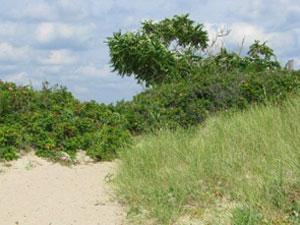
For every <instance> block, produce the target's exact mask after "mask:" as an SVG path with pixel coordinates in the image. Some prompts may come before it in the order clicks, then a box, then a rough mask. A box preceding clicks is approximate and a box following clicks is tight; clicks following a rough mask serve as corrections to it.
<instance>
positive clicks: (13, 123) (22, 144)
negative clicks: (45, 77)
mask: <svg viewBox="0 0 300 225" xmlns="http://www.w3.org/2000/svg"><path fill="white" fill-rule="evenodd" d="M124 121H125V119H124V118H123V117H122V116H121V115H120V114H118V113H116V112H114V111H113V110H112V107H111V106H106V105H104V104H98V103H96V102H95V101H92V102H85V103H80V102H79V101H78V100H76V99H75V98H74V97H73V96H72V94H71V93H70V92H68V91H67V90H66V88H65V87H58V86H57V85H56V86H53V87H49V86H48V83H44V87H43V90H41V91H34V90H32V89H30V88H28V87H22V86H16V85H15V84H13V83H4V82H1V81H0V159H4V160H12V159H16V158H17V157H18V152H19V150H21V149H30V148H33V149H35V150H36V153H37V154H38V155H39V156H43V157H51V158H53V159H57V158H59V157H60V155H61V152H62V151H63V152H66V153H68V154H69V155H70V156H71V158H73V157H74V156H75V154H76V151H77V150H78V149H82V150H88V149H89V150H88V152H89V153H91V152H93V154H90V156H92V157H94V158H95V159H99V160H100V159H111V158H112V157H114V156H115V155H116V152H117V150H118V148H121V147H122V146H123V144H125V143H128V142H129V140H128V139H130V137H129V135H128V131H127V130H126V129H125V128H124V126H123V122H124ZM98 144H99V146H97V145H98ZM100 148H101V151H96V150H95V149H100ZM91 149H94V150H93V151H91Z"/></svg>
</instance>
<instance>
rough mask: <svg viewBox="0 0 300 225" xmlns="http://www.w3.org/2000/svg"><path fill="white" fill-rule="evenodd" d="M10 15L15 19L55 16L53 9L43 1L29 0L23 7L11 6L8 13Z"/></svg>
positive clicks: (37, 18)
mask: <svg viewBox="0 0 300 225" xmlns="http://www.w3.org/2000/svg"><path fill="white" fill-rule="evenodd" d="M8 14H9V15H8V16H10V17H13V18H16V19H24V18H25V19H34V20H49V19H51V18H53V17H54V16H55V14H56V13H55V10H54V9H53V8H52V7H50V5H48V4H47V3H45V2H34V3H33V2H31V3H29V4H26V5H25V6H24V8H22V9H20V8H17V7H16V8H13V9H12V10H10V11H9V13H8Z"/></svg>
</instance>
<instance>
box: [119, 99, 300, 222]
mask: <svg viewBox="0 0 300 225" xmlns="http://www.w3.org/2000/svg"><path fill="white" fill-rule="evenodd" d="M299 112H300V98H299V97H298V98H294V99H291V100H290V101H288V102H285V103H284V104H283V105H282V106H265V107H256V106H254V107H252V108H251V109H249V110H248V111H246V112H236V113H233V115H230V116H228V115H225V114H224V115H219V116H216V117H213V118H210V119H208V120H207V121H206V122H205V124H204V125H203V126H201V127H198V128H194V129H190V130H183V129H178V130H177V131H175V132H171V131H168V130H164V131H160V132H158V133H157V134H149V135H146V136H143V137H141V138H139V139H137V140H136V143H135V145H134V146H133V147H131V148H130V149H126V150H125V151H123V152H122V153H121V154H120V158H121V163H120V167H119V170H118V173H117V176H116V179H115V184H116V188H117V193H119V196H120V197H121V198H122V199H123V200H124V201H125V202H126V203H127V204H128V205H129V206H130V207H129V215H131V217H132V218H142V219H143V218H144V219H145V220H142V221H144V222H141V223H142V224H146V222H145V221H146V220H147V219H151V220H152V223H153V224H185V223H184V221H188V222H189V223H187V224H190V223H191V222H192V221H196V222H195V224H235V225H243V224H245V225H246V224H249V225H252V224H300V219H299V214H300V113H299ZM175 221H177V222H176V223H175ZM180 221H181V222H180Z"/></svg>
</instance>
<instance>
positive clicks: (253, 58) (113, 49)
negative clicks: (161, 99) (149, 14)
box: [107, 14, 280, 86]
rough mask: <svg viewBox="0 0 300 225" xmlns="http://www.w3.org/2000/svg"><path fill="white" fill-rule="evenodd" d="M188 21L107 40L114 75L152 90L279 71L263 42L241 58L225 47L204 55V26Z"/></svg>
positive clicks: (149, 23) (150, 24)
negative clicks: (188, 80) (193, 80)
mask: <svg viewBox="0 0 300 225" xmlns="http://www.w3.org/2000/svg"><path fill="white" fill-rule="evenodd" d="M188 17H189V15H188V14H186V15H182V16H178V15H175V16H174V17H173V18H172V19H168V18H166V19H164V20H161V21H159V22H154V21H153V20H146V21H144V22H142V27H141V28H140V29H139V30H137V31H135V32H126V33H124V34H122V33H121V31H119V32H116V33H114V34H113V36H112V37H109V38H108V39H107V43H108V46H109V50H110V57H111V65H112V67H113V69H114V71H115V72H118V73H119V75H121V76H122V77H124V76H134V78H135V79H136V80H137V81H138V82H139V83H143V82H144V83H145V84H146V86H150V85H152V86H153V85H156V84H161V83H166V82H173V81H177V80H180V79H183V78H190V77H192V76H194V75H196V74H198V75H201V76H205V75H211V74H212V73H213V74H226V73H232V72H242V71H244V72H249V71H262V70H268V69H279V68H280V64H279V62H278V61H277V60H276V57H275V55H274V53H273V50H272V49H271V48H270V47H268V46H267V45H266V42H264V43H263V44H260V42H259V41H255V42H254V43H253V44H252V45H251V46H250V50H249V52H248V53H247V55H246V56H244V57H242V56H240V54H238V53H235V52H229V51H227V49H226V48H224V47H221V48H220V49H219V52H218V53H216V54H209V55H206V54H203V53H205V52H206V53H207V52H209V49H210V47H212V46H208V33H207V31H205V30H204V26H203V24H199V23H195V22H194V21H193V20H191V19H189V18H188ZM228 34H229V31H228V32H226V33H225V34H223V33H221V34H218V35H217V38H218V37H223V36H227V35H228ZM212 43H213V44H214V43H216V42H214V41H213V42H212ZM213 44H212V45H213ZM272 58H274V59H275V60H274V61H272Z"/></svg>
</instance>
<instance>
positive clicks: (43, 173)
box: [0, 154, 124, 225]
mask: <svg viewBox="0 0 300 225" xmlns="http://www.w3.org/2000/svg"><path fill="white" fill-rule="evenodd" d="M10 164H11V165H9V164H8V165H4V164H0V225H16V224H19V225H121V224H123V223H124V222H123V218H124V213H123V211H122V209H121V207H120V205H119V204H118V203H117V202H114V201H112V200H111V197H110V194H111V187H110V185H109V184H108V183H107V182H106V180H107V179H108V178H109V175H110V174H111V173H113V171H114V168H115V165H116V164H115V163H112V162H101V163H89V164H80V165H76V166H72V167H71V168H70V167H66V166H61V165H60V164H53V163H51V162H48V161H46V160H44V159H41V158H38V157H36V156H34V155H33V154H29V155H26V156H24V157H22V158H21V159H19V160H17V161H15V162H12V163H10Z"/></svg>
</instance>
